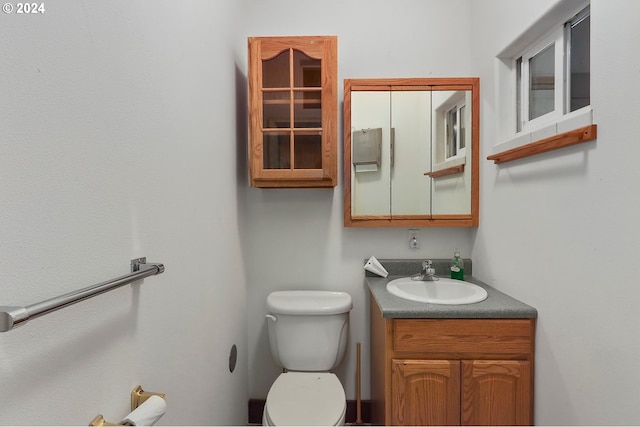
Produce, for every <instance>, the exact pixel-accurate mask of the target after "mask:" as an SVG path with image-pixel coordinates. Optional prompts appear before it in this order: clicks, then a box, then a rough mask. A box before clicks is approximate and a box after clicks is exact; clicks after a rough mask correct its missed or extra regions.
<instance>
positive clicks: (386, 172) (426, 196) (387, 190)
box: [344, 78, 479, 226]
mask: <svg viewBox="0 0 640 427" xmlns="http://www.w3.org/2000/svg"><path fill="white" fill-rule="evenodd" d="M477 86H478V79H474V78H456V79H384V80H371V79H364V80H362V79H359V80H345V104H344V107H345V156H344V158H345V225H346V226H431V225H433V226H475V225H477V207H478V204H477V197H478V173H477V172H478V167H477V163H478V160H477V159H478V155H479V153H478V117H479V115H478V105H477Z"/></svg>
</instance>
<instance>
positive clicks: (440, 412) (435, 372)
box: [391, 360, 460, 426]
mask: <svg viewBox="0 0 640 427" xmlns="http://www.w3.org/2000/svg"><path fill="white" fill-rule="evenodd" d="M392 364H393V365H392V373H391V375H392V378H391V383H392V393H391V394H392V403H391V411H392V424H393V425H422V426H430V425H459V424H460V362H459V361H451V360H393V362H392Z"/></svg>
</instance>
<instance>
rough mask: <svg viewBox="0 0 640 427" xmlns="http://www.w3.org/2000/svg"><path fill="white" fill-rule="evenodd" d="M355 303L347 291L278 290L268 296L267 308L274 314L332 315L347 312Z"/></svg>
mask: <svg viewBox="0 0 640 427" xmlns="http://www.w3.org/2000/svg"><path fill="white" fill-rule="evenodd" d="M352 307H353V303H352V300H351V295H349V294H348V293H346V292H333V291H276V292H272V293H270V294H269V296H268V297H267V308H268V309H269V311H270V312H271V313H274V314H301V315H302V314H309V315H330V314H340V313H346V312H348V311H350V310H351V308H352Z"/></svg>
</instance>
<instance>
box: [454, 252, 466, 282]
mask: <svg viewBox="0 0 640 427" xmlns="http://www.w3.org/2000/svg"><path fill="white" fill-rule="evenodd" d="M451 278H452V279H458V280H464V261H463V260H462V258H460V251H459V250H457V249H456V251H455V252H454V253H453V259H452V260H451Z"/></svg>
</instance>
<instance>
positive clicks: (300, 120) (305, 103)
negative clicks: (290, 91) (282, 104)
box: [293, 91, 322, 128]
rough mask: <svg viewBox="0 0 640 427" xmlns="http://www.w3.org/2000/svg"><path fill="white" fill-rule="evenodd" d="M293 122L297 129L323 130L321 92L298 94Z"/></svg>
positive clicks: (295, 99) (296, 95)
mask: <svg viewBox="0 0 640 427" xmlns="http://www.w3.org/2000/svg"><path fill="white" fill-rule="evenodd" d="M294 97H295V98H294V102H295V104H294V106H295V109H294V112H293V120H294V126H295V127H296V128H321V127H322V108H321V105H322V104H321V102H320V92H319V91H303V92H296V93H295V95H294Z"/></svg>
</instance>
